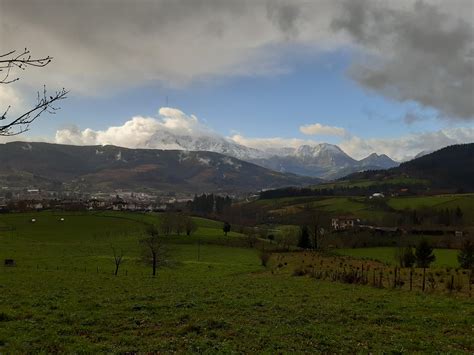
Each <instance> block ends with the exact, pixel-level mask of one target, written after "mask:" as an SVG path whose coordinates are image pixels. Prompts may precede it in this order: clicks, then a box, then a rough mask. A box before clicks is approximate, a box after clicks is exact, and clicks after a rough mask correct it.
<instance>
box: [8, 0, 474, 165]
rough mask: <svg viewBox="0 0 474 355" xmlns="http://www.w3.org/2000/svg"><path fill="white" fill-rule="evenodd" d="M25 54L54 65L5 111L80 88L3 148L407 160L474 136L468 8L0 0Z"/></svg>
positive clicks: (27, 76)
mask: <svg viewBox="0 0 474 355" xmlns="http://www.w3.org/2000/svg"><path fill="white" fill-rule="evenodd" d="M25 47H27V48H28V49H29V50H30V51H31V53H32V55H33V56H47V55H49V56H52V57H53V61H52V62H51V63H50V64H49V65H48V66H46V67H44V68H28V69H27V70H24V71H21V72H20V73H13V75H18V76H19V77H20V78H21V80H19V81H18V82H15V83H12V84H9V85H0V109H3V110H4V107H8V106H11V109H10V110H9V112H8V115H9V117H11V118H13V117H15V115H18V114H21V112H23V111H25V110H26V109H27V108H28V107H30V106H31V105H32V104H34V99H35V97H36V91H37V90H38V89H41V88H42V87H43V85H46V87H47V89H49V90H51V91H54V90H57V89H60V88H63V87H64V88H66V89H68V90H70V93H69V94H68V98H67V99H66V100H64V101H62V102H61V103H60V106H61V110H59V111H57V113H56V114H55V115H51V116H47V115H43V116H42V117H41V118H40V119H39V120H38V121H36V122H35V123H34V124H33V125H32V126H31V127H30V131H29V132H27V133H26V134H22V135H20V136H16V137H9V138H6V137H0V142H6V141H11V140H42V141H50V142H56V143H66V144H116V145H120V146H126V147H138V148H146V147H150V145H151V144H152V142H150V136H151V135H152V133H154V132H159V131H163V132H172V133H178V134H181V133H183V132H185V133H186V134H189V135H197V136H199V135H200V134H204V133H209V132H210V133H212V134H215V135H218V136H220V137H225V138H226V139H228V140H231V141H234V142H236V143H239V144H242V145H245V146H249V147H253V148H257V149H268V148H282V147H297V146H299V145H301V144H318V143H321V142H328V143H333V144H338V145H339V146H340V147H341V148H342V149H343V150H344V151H345V152H346V153H348V154H349V155H351V156H353V157H354V158H357V159H360V158H363V157H365V156H367V155H369V154H370V153H372V152H377V153H384V154H387V155H389V156H390V157H392V158H393V159H397V160H400V161H401V160H405V159H409V158H411V157H413V156H414V155H416V154H417V153H419V152H421V151H432V150H436V149H439V148H442V147H444V146H446V145H450V144H456V143H468V142H474V103H473V102H474V1H473V0H451V1H449V2H447V1H442V0H432V1H411V0H399V1H390V2H389V1H379V0H346V1H344V0H341V1H333V0H319V1H317V0H314V1H309V0H235V1H234V0H154V1H151V0H137V1H131V0H101V1H98V0H81V1H72V0H69V1H64V0H22V1H15V0H0V52H1V53H6V52H8V51H10V50H14V49H15V50H18V51H21V50H22V49H23V48H25Z"/></svg>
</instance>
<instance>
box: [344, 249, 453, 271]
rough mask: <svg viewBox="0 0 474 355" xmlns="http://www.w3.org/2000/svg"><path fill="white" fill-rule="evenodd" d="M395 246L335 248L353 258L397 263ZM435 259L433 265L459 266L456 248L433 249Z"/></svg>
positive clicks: (391, 263)
mask: <svg viewBox="0 0 474 355" xmlns="http://www.w3.org/2000/svg"><path fill="white" fill-rule="evenodd" d="M395 252H396V248H392V247H377V248H355V249H337V253H338V254H340V255H348V256H352V257H355V258H367V259H373V260H378V261H381V262H383V263H387V264H390V265H397V264H398V262H397V260H396V259H395ZM434 255H435V256H436V260H435V262H434V263H433V266H435V267H453V268H457V267H459V263H458V259H457V256H458V250H455V249H434Z"/></svg>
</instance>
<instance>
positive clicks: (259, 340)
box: [0, 214, 474, 353]
mask: <svg viewBox="0 0 474 355" xmlns="http://www.w3.org/2000/svg"><path fill="white" fill-rule="evenodd" d="M25 217H30V216H26V215H10V216H8V217H7V218H5V216H2V218H1V220H2V221H4V222H5V223H7V224H9V225H12V226H14V227H15V231H14V232H2V233H1V234H0V243H2V249H0V257H1V258H2V259H3V258H5V257H13V258H15V259H16V260H17V262H18V267H16V268H5V267H1V268H0V352H6V353H19V352H21V353H25V352H31V353H37V352H68V353H69V352H138V351H140V352H172V351H177V352H206V353H216V352H246V353H255V352H268V353H274V352H284V353H289V352H318V351H319V352H339V353H348V352H350V353H353V352H454V353H455V352H459V353H461V352H466V353H470V352H471V353H472V351H473V350H474V343H473V337H472V332H473V329H472V324H474V307H472V306H473V303H472V300H471V299H467V298H465V297H464V298H456V297H454V296H451V297H447V296H437V295H424V294H420V293H418V292H412V293H407V292H399V291H394V290H389V289H375V288H372V287H369V286H355V285H347V284H339V283H330V282H326V281H315V280H314V279H311V278H309V277H293V276H290V275H288V274H278V275H277V274H272V273H271V272H270V271H269V270H267V269H265V268H263V267H262V266H261V265H260V261H259V259H258V252H257V251H256V250H252V249H242V248H236V247H227V246H225V245H216V244H213V243H214V242H216V241H217V240H218V239H219V238H220V239H222V238H223V237H222V232H221V231H220V229H219V228H220V224H219V223H217V224H214V223H215V222H211V221H206V220H201V221H200V222H199V223H200V227H201V228H200V229H199V230H198V233H196V235H195V236H194V237H193V238H190V239H186V238H185V237H179V238H178V237H174V238H172V239H171V240H170V244H169V247H170V252H171V254H172V257H173V260H174V261H175V263H174V265H173V267H170V268H164V269H160V270H159V273H158V275H157V277H156V278H152V277H150V276H149V274H150V271H151V270H150V268H149V267H147V266H145V265H143V264H142V263H140V262H139V249H138V243H137V241H136V238H137V237H136V235H135V234H134V233H133V231H134V230H136V231H139V230H140V228H141V226H142V225H143V224H142V222H141V221H140V219H142V218H150V219H151V220H152V221H155V220H156V218H157V217H156V216H153V215H151V216H147V215H134V214H127V215H126V214H121V215H116V216H112V217H110V216H108V217H106V216H91V215H84V216H70V217H68V218H66V221H65V222H68V223H63V224H61V223H59V222H57V218H56V217H57V216H53V215H47V214H39V215H37V217H38V222H37V223H38V224H35V225H32V224H30V223H29V222H28V218H25ZM122 217H123V218H122ZM25 221H26V222H25ZM41 221H43V222H42V223H44V225H41ZM48 221H49V222H48ZM48 224H49V226H48ZM68 226H69V227H68ZM111 230H112V231H111ZM232 238H239V236H238V235H233V236H232ZM196 241H199V243H196ZM110 243H114V244H117V245H119V246H121V247H123V248H125V251H126V261H125V263H124V265H123V266H122V269H121V271H120V273H119V276H118V277H114V276H113V275H112V270H113V261H112V255H111V252H110ZM201 243H202V244H201ZM3 246H4V247H3Z"/></svg>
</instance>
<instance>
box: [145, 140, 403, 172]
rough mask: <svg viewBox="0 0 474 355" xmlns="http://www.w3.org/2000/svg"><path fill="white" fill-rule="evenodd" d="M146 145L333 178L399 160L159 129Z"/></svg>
mask: <svg viewBox="0 0 474 355" xmlns="http://www.w3.org/2000/svg"><path fill="white" fill-rule="evenodd" d="M146 146H147V147H151V148H158V149H165V150H184V151H207V152H215V153H220V154H225V155H228V156H231V157H234V158H237V159H240V160H244V161H247V162H250V163H254V164H257V165H260V166H262V167H264V168H268V169H271V170H274V171H278V172H282V173H293V174H298V175H304V176H311V177H318V178H322V179H336V178H339V177H342V176H345V175H347V174H350V173H354V172H358V171H363V170H368V169H388V168H392V167H395V166H398V164H399V163H397V162H395V161H394V160H392V159H391V158H389V157H388V156H386V155H383V154H382V155H378V154H376V153H373V154H371V155H369V156H368V157H366V158H364V159H362V160H356V159H353V158H352V157H350V156H349V155H348V154H346V153H345V152H344V151H343V150H342V149H341V148H339V147H338V146H337V145H333V144H328V143H321V144H317V145H301V146H299V147H297V148H291V147H285V148H269V149H255V148H250V147H246V146H244V145H241V144H238V143H236V142H234V141H232V140H230V139H227V138H225V137H222V136H220V135H217V134H215V135H213V134H205V133H203V134H198V135H186V134H183V135H178V134H176V133H173V132H171V131H160V132H157V133H155V134H154V135H153V136H152V137H150V139H149V141H148V142H147V144H146Z"/></svg>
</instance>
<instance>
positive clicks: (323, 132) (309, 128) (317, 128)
mask: <svg viewBox="0 0 474 355" xmlns="http://www.w3.org/2000/svg"><path fill="white" fill-rule="evenodd" d="M300 132H301V133H303V134H306V135H308V136H336V137H344V136H347V135H348V132H347V131H346V130H345V129H344V128H341V127H334V126H325V125H322V124H321V123H314V124H309V125H304V126H301V127H300Z"/></svg>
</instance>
